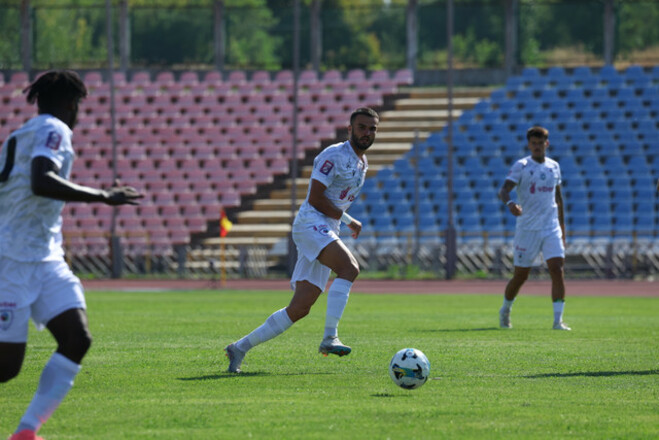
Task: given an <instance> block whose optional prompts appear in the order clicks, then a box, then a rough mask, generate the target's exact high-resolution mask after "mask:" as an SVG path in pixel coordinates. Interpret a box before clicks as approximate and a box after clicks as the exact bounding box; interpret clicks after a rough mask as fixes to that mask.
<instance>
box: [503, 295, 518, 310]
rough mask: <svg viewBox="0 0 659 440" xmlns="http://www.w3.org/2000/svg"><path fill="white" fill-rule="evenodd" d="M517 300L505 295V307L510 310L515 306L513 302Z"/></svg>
mask: <svg viewBox="0 0 659 440" xmlns="http://www.w3.org/2000/svg"><path fill="white" fill-rule="evenodd" d="M514 302H515V300H514V299H506V297H505V296H504V297H503V306H502V308H503V309H506V310H510V309H512V308H513V303H514Z"/></svg>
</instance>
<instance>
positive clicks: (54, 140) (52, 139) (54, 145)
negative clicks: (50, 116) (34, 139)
mask: <svg viewBox="0 0 659 440" xmlns="http://www.w3.org/2000/svg"><path fill="white" fill-rule="evenodd" d="M60 142H62V136H61V135H60V134H59V133H57V132H55V131H51V132H50V133H48V138H47V139H46V147H48V148H50V149H51V150H57V149H59V144H60Z"/></svg>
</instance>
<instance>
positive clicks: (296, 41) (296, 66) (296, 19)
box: [288, 0, 300, 275]
mask: <svg viewBox="0 0 659 440" xmlns="http://www.w3.org/2000/svg"><path fill="white" fill-rule="evenodd" d="M299 76H300V0H295V3H294V5H293V148H292V152H293V158H292V160H291V232H290V233H289V234H288V273H289V275H292V274H293V269H294V268H295V262H296V261H297V249H296V247H295V243H294V242H293V234H292V227H293V226H292V225H293V220H294V219H295V213H296V211H297V174H298V163H297V162H298V161H297V150H298V142H297V131H298V130H297V128H298V123H297V118H298V90H297V88H298V78H299Z"/></svg>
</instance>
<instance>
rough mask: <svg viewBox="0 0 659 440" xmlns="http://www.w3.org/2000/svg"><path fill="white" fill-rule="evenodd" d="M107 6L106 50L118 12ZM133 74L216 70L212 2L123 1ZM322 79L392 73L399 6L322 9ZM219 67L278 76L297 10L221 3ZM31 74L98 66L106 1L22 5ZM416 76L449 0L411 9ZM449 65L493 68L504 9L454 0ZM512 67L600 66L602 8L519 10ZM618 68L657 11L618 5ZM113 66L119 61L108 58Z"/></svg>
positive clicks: (430, 54)
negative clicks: (571, 61)
mask: <svg viewBox="0 0 659 440" xmlns="http://www.w3.org/2000/svg"><path fill="white" fill-rule="evenodd" d="M121 1H122V0H112V1H111V3H112V5H113V8H114V10H113V25H114V27H115V28H114V31H115V32H114V35H115V40H116V41H115V51H117V52H118V38H119V37H118V6H119V5H120V3H121ZM126 1H127V5H128V8H129V22H130V27H129V28H130V42H131V46H130V56H131V60H130V61H131V64H132V65H133V66H140V67H179V66H187V67H210V66H213V65H214V62H215V60H214V56H215V51H214V16H213V7H214V4H215V0H126ZM320 1H321V14H322V16H321V23H322V29H321V36H322V37H321V38H322V55H321V66H322V67H321V68H323V69H350V68H366V69H376V68H390V69H391V68H400V67H404V66H405V62H406V38H407V33H406V21H405V14H406V6H407V3H408V1H407V0H320ZM311 2H312V0H300V5H301V7H300V9H301V11H300V12H301V15H300V25H301V28H300V56H301V66H302V67H303V68H305V67H309V63H310V50H311V48H310V40H311V38H310V36H311V32H312V29H311V28H310V23H311V20H310V12H309V11H310V8H309V6H310V4H311ZM223 3H224V12H225V15H224V30H225V34H224V37H225V39H224V41H225V47H224V50H225V60H224V64H225V66H226V67H227V68H248V69H281V68H291V67H292V64H293V59H292V58H293V55H292V53H293V51H292V47H293V4H294V0H224V2H223ZM30 4H31V13H30V19H31V22H32V26H33V32H32V40H33V41H32V52H33V66H34V67H35V68H37V69H41V68H48V67H55V66H68V67H103V66H104V65H105V63H106V58H107V40H106V17H105V5H106V0H30ZM417 4H418V15H417V19H418V55H417V60H418V66H419V67H420V68H437V67H444V66H445V65H446V52H447V46H446V41H447V36H446V5H447V0H418V3H417ZM454 4H455V7H454V12H455V13H454V17H455V21H454V35H453V41H454V55H455V60H456V62H457V64H458V65H463V66H473V67H479V66H480V67H496V66H500V65H501V64H502V62H503V57H504V47H505V18H504V7H503V5H504V2H503V1H501V0H455V2H454ZM518 5H519V7H518V12H517V16H516V19H517V24H518V45H519V52H518V54H517V56H518V60H519V62H520V63H521V64H524V65H540V64H542V63H543V62H545V61H546V59H547V53H549V52H551V51H555V50H563V51H566V52H569V51H571V50H574V49H575V48H578V50H581V51H583V52H586V53H589V54H592V55H593V56H595V57H597V58H600V59H601V57H602V55H603V50H604V48H603V46H604V36H603V32H604V29H603V13H604V2H603V1H601V0H574V1H572V0H519V2H518ZM615 5H616V6H615V14H616V15H615V19H616V34H615V50H616V54H617V55H618V57H619V58H620V57H622V58H625V59H630V57H631V58H633V54H634V53H639V52H651V51H652V50H653V48H654V50H655V52H656V48H657V47H658V46H659V27H658V26H656V23H657V22H659V4H658V3H657V2H656V1H652V0H617V1H616V2H615ZM20 26H21V24H20V1H19V0H0V68H3V69H16V68H20V67H21V53H20V51H21V49H20V48H21V28H20ZM116 55H118V53H117V54H116Z"/></svg>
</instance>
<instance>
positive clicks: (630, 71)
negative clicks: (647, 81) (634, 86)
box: [624, 64, 648, 78]
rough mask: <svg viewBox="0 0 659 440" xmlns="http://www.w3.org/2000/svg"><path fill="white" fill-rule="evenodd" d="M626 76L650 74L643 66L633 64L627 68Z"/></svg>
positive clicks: (640, 76)
mask: <svg viewBox="0 0 659 440" xmlns="http://www.w3.org/2000/svg"><path fill="white" fill-rule="evenodd" d="M624 76H625V77H626V78H647V76H648V75H647V74H646V73H645V71H644V70H643V67H642V66H639V65H638V64H633V65H631V66H628V67H627V69H625V71H624Z"/></svg>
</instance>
